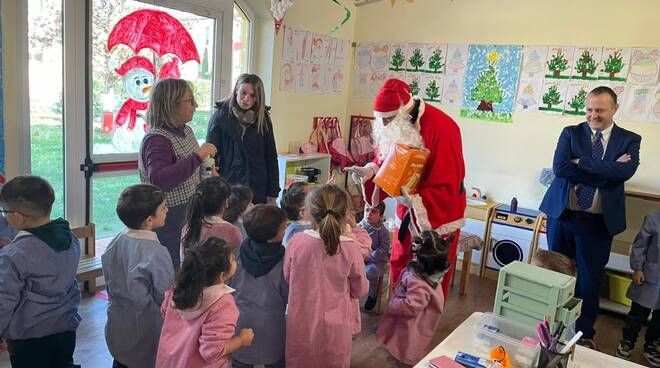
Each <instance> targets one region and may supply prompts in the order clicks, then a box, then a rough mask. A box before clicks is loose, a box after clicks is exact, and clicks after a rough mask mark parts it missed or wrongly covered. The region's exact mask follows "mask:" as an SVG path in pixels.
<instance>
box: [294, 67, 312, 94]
mask: <svg viewBox="0 0 660 368" xmlns="http://www.w3.org/2000/svg"><path fill="white" fill-rule="evenodd" d="M297 65H298V67H296V68H294V74H295V75H296V92H300V93H307V92H310V87H309V72H310V70H309V67H310V65H309V64H304V65H303V64H297Z"/></svg>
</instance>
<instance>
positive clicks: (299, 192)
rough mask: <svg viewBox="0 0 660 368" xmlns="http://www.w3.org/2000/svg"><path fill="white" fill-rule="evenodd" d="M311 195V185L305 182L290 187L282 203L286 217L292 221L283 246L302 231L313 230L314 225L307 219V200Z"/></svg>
mask: <svg viewBox="0 0 660 368" xmlns="http://www.w3.org/2000/svg"><path fill="white" fill-rule="evenodd" d="M307 193H309V184H308V183H305V182H296V183H293V184H291V186H289V189H287V190H286V192H285V193H284V195H283V196H282V200H281V201H280V207H282V209H283V210H284V212H286V216H287V218H288V219H289V221H291V222H290V223H289V225H288V226H287V227H286V231H285V232H284V239H283V240H282V244H283V245H284V246H285V247H286V245H287V244H288V243H289V240H291V238H292V237H293V235H295V234H296V233H299V232H301V231H304V230H307V229H311V228H312V223H311V222H310V221H309V220H306V219H305V198H307Z"/></svg>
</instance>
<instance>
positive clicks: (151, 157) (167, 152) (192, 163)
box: [142, 128, 202, 191]
mask: <svg viewBox="0 0 660 368" xmlns="http://www.w3.org/2000/svg"><path fill="white" fill-rule="evenodd" d="M167 129H169V130H170V131H171V132H173V133H175V134H178V135H184V132H183V128H181V129H170V128H167ZM143 145H144V146H143V149H142V158H143V162H144V163H145V166H146V167H147V175H149V177H150V178H151V182H152V183H153V184H154V185H156V186H158V187H159V188H160V189H162V190H164V191H169V190H172V189H174V187H176V186H177V185H179V184H181V183H183V182H184V181H185V180H186V179H187V178H189V177H190V175H192V174H193V173H194V172H195V170H196V169H197V168H198V167H199V165H201V164H202V159H200V158H199V156H197V154H195V153H192V154H191V155H190V156H188V157H187V158H185V159H183V160H179V161H177V160H176V155H175V154H174V148H173V147H172V144H171V143H170V141H169V140H168V139H167V138H166V137H164V136H162V135H153V136H151V137H148V138H147V139H146V140H145V141H144V143H143Z"/></svg>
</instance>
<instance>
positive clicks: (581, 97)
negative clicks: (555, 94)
mask: <svg viewBox="0 0 660 368" xmlns="http://www.w3.org/2000/svg"><path fill="white" fill-rule="evenodd" d="M586 99H587V91H586V90H585V89H584V88H580V90H579V91H578V93H577V94H576V95H575V96H573V98H572V99H571V100H570V101H569V102H568V106H570V107H571V110H565V112H566V113H569V114H571V115H584V107H585V101H586ZM544 102H545V101H544Z"/></svg>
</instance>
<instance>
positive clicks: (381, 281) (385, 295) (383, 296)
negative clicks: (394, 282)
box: [376, 262, 392, 314]
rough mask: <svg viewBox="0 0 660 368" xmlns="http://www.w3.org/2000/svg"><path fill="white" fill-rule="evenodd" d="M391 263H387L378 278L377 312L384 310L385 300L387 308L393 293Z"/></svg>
mask: <svg viewBox="0 0 660 368" xmlns="http://www.w3.org/2000/svg"><path fill="white" fill-rule="evenodd" d="M390 289H391V287H390V263H389V262H387V263H385V268H384V269H383V275H382V276H381V277H379V278H378V294H376V314H381V313H382V312H383V302H384V303H385V309H387V304H388V303H389V302H390V298H391V297H392V293H391V292H390Z"/></svg>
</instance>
